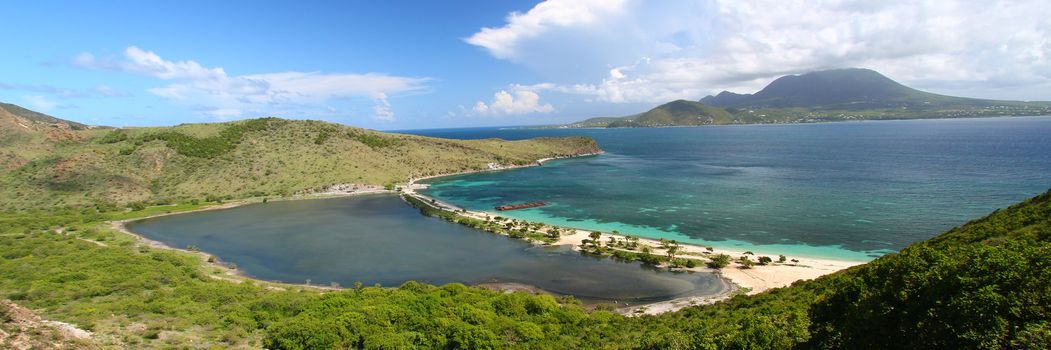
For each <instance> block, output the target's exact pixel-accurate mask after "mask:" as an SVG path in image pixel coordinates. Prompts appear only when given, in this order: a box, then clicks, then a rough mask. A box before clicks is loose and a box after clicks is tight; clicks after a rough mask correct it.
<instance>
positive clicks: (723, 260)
mask: <svg viewBox="0 0 1051 350" xmlns="http://www.w3.org/2000/svg"><path fill="white" fill-rule="evenodd" d="M707 265H708V267H710V268H713V269H721V268H724V267H727V266H729V265H730V256H729V255H726V254H718V255H716V256H713V257H711V260H709V261H708V263H707Z"/></svg>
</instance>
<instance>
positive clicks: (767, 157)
mask: <svg viewBox="0 0 1051 350" xmlns="http://www.w3.org/2000/svg"><path fill="white" fill-rule="evenodd" d="M401 132H404V133H411V134H418V135H425V136H436V137H447V138H460V139H478V138H490V137H496V138H503V139H509V140H515V139H524V138H531V137H537V136H570V135H583V136H590V137H593V138H595V139H596V140H597V141H598V143H599V145H600V147H602V149H604V150H605V151H606V153H605V154H603V155H599V156H593V157H586V158H576V159H568V160H559V161H553V162H548V163H545V165H544V166H542V167H534V168H527V169H518V170H511V171H500V172H490V173H480V174H471V175H463V176H454V177H445V178H439V179H434V180H431V181H430V184H431V187H430V189H429V190H427V192H426V193H427V194H429V195H431V196H434V197H437V198H440V199H442V200H445V201H449V202H451V203H454V204H457V205H460V206H463V207H466V208H470V209H476V210H488V211H493V210H492V208H493V207H494V206H496V205H501V204H508V203H520V202H534V201H546V202H549V203H550V205H548V206H544V207H539V208H533V209H527V210H516V211H509V212H501V213H500V215H503V216H510V217H516V218H521V219H528V220H535V221H541V222H546V223H551V224H557V225H563V226H569V227H578V228H585V229H595V230H603V231H613V230H616V231H619V232H620V233H624V234H632V235H637V236H644V237H652V238H668V239H675V240H678V241H681V242H689V243H695V244H702V245H709V246H716V247H724V248H734V249H747V250H753V251H755V252H757V253H758V252H765V253H769V254H786V255H789V256H792V255H797V256H810V257H828V258H841V259H852V260H870V259H872V258H874V257H877V256H880V255H883V254H886V253H888V252H893V251H897V250H900V249H901V248H904V247H905V246H907V245H909V244H910V243H913V242H916V241H920V240H924V239H927V238H930V237H933V236H935V235H937V234H939V233H941V232H944V231H946V230H948V229H950V228H952V227H953V226H959V225H962V224H964V223H965V222H967V221H968V220H971V219H976V218H979V217H981V216H984V215H986V214H988V213H989V212H991V211H993V210H995V209H997V208H1002V207H1005V206H1008V205H1011V204H1014V203H1017V202H1019V201H1021V200H1023V199H1026V198H1028V197H1031V196H1034V195H1037V194H1039V193H1042V192H1044V191H1047V190H1048V189H1049V188H1051V117H1019V118H983V119H937V120H909V121H866V122H842V123H820V124H791V125H735V126H704V127H686V128H650V129H513V128H470V129H439V130H414V131H401Z"/></svg>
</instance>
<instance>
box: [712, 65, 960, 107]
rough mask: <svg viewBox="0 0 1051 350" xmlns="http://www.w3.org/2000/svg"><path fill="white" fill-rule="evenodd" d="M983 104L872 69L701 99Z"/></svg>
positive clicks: (791, 79)
mask: <svg viewBox="0 0 1051 350" xmlns="http://www.w3.org/2000/svg"><path fill="white" fill-rule="evenodd" d="M978 101H981V100H973V99H965V98H958V97H949V96H942V95H936V94H932V93H928V92H923V91H920V90H916V89H913V88H910V87H907V86H905V85H901V84H899V83H898V82H896V81H894V80H891V79H890V78H887V77H885V76H883V75H882V74H879V73H877V72H876V71H873V70H870V69H860V68H852V69H835V70H826V71H819V72H812V73H806V74H802V75H787V76H783V77H780V78H777V79H776V80H774V81H773V82H771V83H770V84H769V85H767V86H766V87H765V88H763V89H762V90H759V92H756V93H755V94H744V95H741V94H735V93H732V92H728V91H723V92H721V93H719V95H716V96H707V97H705V98H702V99H701V102H702V103H705V104H709V105H712V106H717V107H752V108H760V107H773V108H785V107H811V108H812V107H826V108H831V107H837V108H839V107H842V108H873V107H879V106H885V105H888V104H891V105H897V106H901V105H908V104H922V103H924V102H939V103H945V102H953V103H974V102H978Z"/></svg>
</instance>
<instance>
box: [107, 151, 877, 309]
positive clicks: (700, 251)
mask: <svg viewBox="0 0 1051 350" xmlns="http://www.w3.org/2000/svg"><path fill="white" fill-rule="evenodd" d="M590 155H594V154H585V155H579V156H590ZM558 158H565V157H558ZM558 158H544V159H540V160H538V161H537V162H535V163H530V164H527V165H510V166H500V165H496V166H493V165H491V166H490V168H489V169H484V170H477V171H468V172H459V173H455V174H444V175H436V176H428V177H421V178H416V179H412V180H410V181H408V182H407V184H406V185H405V186H401V187H399V188H398V190H397V191H389V190H385V189H382V188H378V187H375V186H359V185H352V184H341V185H332V186H328V187H326V188H323V189H319V190H316V191H310V192H305V193H303V194H299V195H295V196H293V197H287V198H274V199H271V200H273V201H277V200H305V199H319V198H331V197H343V196H353V195H363V194H379V193H401V194H403V195H407V196H412V197H415V198H417V199H420V200H422V201H424V202H426V203H430V204H431V205H432V206H434V207H436V208H438V209H442V210H445V211H448V212H452V213H455V214H457V215H460V216H463V217H468V218H473V219H478V220H487V219H490V218H495V217H497V216H498V214H496V213H493V212H485V211H474V210H464V209H463V208H459V207H457V206H455V205H452V204H450V203H446V202H443V201H440V200H437V199H435V198H431V197H428V196H426V195H423V194H420V193H419V192H418V191H417V190H419V189H422V188H426V185H422V184H419V183H417V182H418V181H420V180H424V179H429V178H435V177H443V176H454V175H461V174H467V173H475V172H483V171H500V170H510V169H517V168H522V167H531V166H541V165H542V164H543V163H544V162H546V161H549V160H553V159H558ZM261 201H262V199H249V200H241V201H236V202H229V203H224V204H221V205H215V206H210V207H206V208H201V209H197V210H192V211H184V212H171V213H162V214H157V215H152V216H149V217H156V216H163V215H174V214H182V213H187V212H193V211H203V210H218V209H226V208H233V207H237V206H242V205H247V204H254V203H260V202H261ZM145 218H148V217H144V218H136V219H129V220H120V221H113V222H111V225H112V227H113V228H114V229H116V230H118V231H121V232H123V233H126V234H130V235H132V236H134V237H136V238H137V239H138V240H140V242H142V243H144V244H146V245H149V246H151V247H156V248H166V249H176V250H181V251H187V252H191V253H195V254H198V255H200V256H201V257H202V260H203V261H206V264H208V265H210V266H213V267H216V268H221V269H222V270H224V271H223V272H224V273H223V274H222V275H224V276H213V278H219V279H227V280H231V281H233V282H240V281H239V279H243V278H252V277H251V276H248V275H246V274H244V273H243V272H242V271H239V270H236V269H231V268H229V267H228V266H225V265H224V264H223V263H221V262H218V261H214V262H212V261H208V257H210V255H209V254H207V253H204V252H198V251H189V250H186V249H182V248H179V247H169V246H167V245H165V244H163V243H161V242H157V241H154V240H150V239H148V238H145V237H142V236H141V235H138V234H136V233H134V232H132V231H130V230H128V229H127V227H126V225H125V224H126V223H128V222H131V221H136V220H142V219H145ZM530 224H537V223H530ZM551 227H552V226H548V225H543V224H541V225H540V228H539V230H536V231H537V232H543V231H546V230H547V229H549V228H551ZM561 228H562V229H563V230H566V229H569V230H568V231H564V233H563V234H561V235H560V237H559V238H558V240H557V241H555V242H553V243H551V245H567V246H570V247H572V248H573V249H574V250H577V251H579V250H580V247H581V245H582V244H583V243H584V240H586V239H590V238H589V236H588V235H589V234H590V233H592V232H593V231H590V230H582V229H570V228H566V227H561ZM611 237H612V238H614V239H617V240H624V239H625V238H627V236H626V235H622V234H613V233H609V232H602V233H601V237H600V239H599V240H600V241H603V242H605V241H607V240H609V239H610V238H611ZM638 243H639V244H640V246H648V247H649V248H650V249H651V253H652V254H655V255H664V254H666V251H665V250H663V249H661V248H660V246H661V242H660V241H658V240H653V239H648V238H641V237H639V238H638ZM753 253H754V254H750V255H749V256H750V258H751V259H752V260H753V261H755V260H756V258H757V257H759V256H764V255H765V256H769V257H771V258H772V259H774V261H775V262H773V263H770V264H767V265H758V264H757V265H755V266H752V267H750V268H743V267H742V266H740V265H739V264H737V263H736V262H733V263H731V264H730V265H729V266H727V267H725V268H722V269H712V268H708V267H704V266H697V267H692V268H686V267H676V268H675V269H677V270H680V271H693V272H700V273H714V274H716V275H718V276H720V277H721V278H722V279H723V280H724V281H725V282H726V283H727V285H728V286H729V288H727V289H726V290H725V291H724V292H722V293H719V294H716V295H703V296H690V297H684V298H679V299H673V300H668V301H662V302H656V303H651V304H645V305H636V306H632V307H627V308H622V309H619V310H618V312H620V313H622V314H626V315H639V314H659V313H663V312H670V311H675V310H679V309H682V308H684V307H689V306H692V305H700V304H710V303H714V302H717V301H720V300H724V299H727V298H729V297H731V296H733V295H735V294H740V293H744V294H757V293H762V292H764V291H766V290H769V289H772V288H780V287H786V286H788V285H790V284H792V283H793V282H796V281H800V280H808V279H814V278H817V277H820V276H823V275H826V274H830V273H833V272H836V271H839V270H843V269H846V268H849V267H851V266H855V265H860V264H863V262H858V261H845V260H835V259H822V258H811V257H788V258H789V259H794V260H795V261H792V262H789V261H786V262H785V263H778V262H776V261H777V259H778V255H779V254H778V253H777V252H759V251H756V252H753ZM717 254H726V255H728V256H730V257H731V258H733V259H735V260H736V259H737V258H738V257H740V256H744V255H746V252H744V251H738V250H732V249H723V248H713V249H711V250H709V249H708V248H707V247H703V246H697V245H689V244H683V243H680V244H679V245H678V251H677V253H676V256H677V257H686V258H693V259H701V260H703V259H704V258H705V257H707V256H710V255H717ZM267 282H272V281H267ZM275 285H285V286H288V285H298V284H289V283H275ZM300 286H306V285H300ZM309 287H314V288H321V289H331V288H329V287H324V286H317V285H310V286H309Z"/></svg>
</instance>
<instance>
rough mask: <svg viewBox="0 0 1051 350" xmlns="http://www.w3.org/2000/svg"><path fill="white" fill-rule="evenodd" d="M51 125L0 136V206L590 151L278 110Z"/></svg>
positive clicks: (318, 183)
mask: <svg viewBox="0 0 1051 350" xmlns="http://www.w3.org/2000/svg"><path fill="white" fill-rule="evenodd" d="M5 129H7V130H10V129H16V130H18V129H23V128H22V127H21V126H19V125H15V126H9V125H0V130H5ZM52 131H53V130H44V131H33V130H28V131H26V132H24V133H20V134H18V136H17V137H7V138H3V139H0V165H3V167H0V208H39V207H48V206H66V205H83V204H99V203H102V204H118V205H126V204H128V203H157V202H166V201H178V200H186V199H195V198H196V199H205V198H206V197H219V198H221V197H228V198H234V197H238V198H240V197H249V196H284V195H289V194H293V193H296V192H300V191H310V190H317V189H320V188H322V187H324V186H328V185H333V184H349V183H353V184H361V185H374V186H383V185H386V184H392V183H401V182H405V181H407V180H408V179H409V178H411V177H419V176H427V175H436V174H443V173H453V172H460V171H464V170H474V169H485V168H488V166H489V164H491V163H497V164H504V165H520V164H528V163H531V162H534V161H536V160H537V159H540V158H547V157H554V156H561V155H572V154H582V153H592V152H596V151H598V146H597V145H596V143H595V141H594V140H592V139H590V138H583V137H567V138H537V139H531V140H522V141H504V140H498V139H486V140H447V139H439V138H430V137H421V136H414V135H404V134H391V133H383V132H377V131H372V130H366V129H360V128H354V127H349V126H344V125H339V124H333V123H326V122H319V121H295V120H285V119H278V118H263V119H253V120H245V121H237V122H228V123H214V124H184V125H179V126H173V127H151V128H125V129H109V130H104V129H84V130H64V132H65V133H66V134H67V135H68V137H66V138H63V139H53V138H50V137H49V136H48V135H50V134H49V133H50V132H52Z"/></svg>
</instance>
